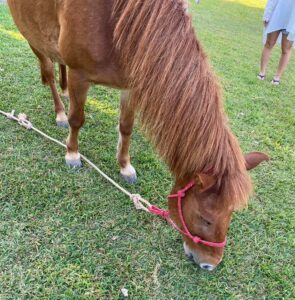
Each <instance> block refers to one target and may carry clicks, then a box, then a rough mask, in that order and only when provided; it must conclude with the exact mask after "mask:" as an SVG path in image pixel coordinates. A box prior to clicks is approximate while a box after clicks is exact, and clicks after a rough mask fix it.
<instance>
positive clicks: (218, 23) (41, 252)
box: [0, 0, 295, 300]
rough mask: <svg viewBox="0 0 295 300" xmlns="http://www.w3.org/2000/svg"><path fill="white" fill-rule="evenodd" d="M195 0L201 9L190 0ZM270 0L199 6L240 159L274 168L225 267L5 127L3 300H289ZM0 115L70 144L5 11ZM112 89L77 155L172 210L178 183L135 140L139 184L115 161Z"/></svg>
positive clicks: (286, 162)
mask: <svg viewBox="0 0 295 300" xmlns="http://www.w3.org/2000/svg"><path fill="white" fill-rule="evenodd" d="M192 2H193V1H192ZM264 4H265V1H246V0H230V1H229V0H227V1H223V0H216V1H202V2H201V5H199V6H195V5H194V4H192V5H191V13H192V14H193V19H194V25H195V26H196V28H197V34H198V37H199V38H200V39H201V40H202V42H203V45H204V47H205V48H206V51H207V53H208V55H209V57H210V60H211V62H212V64H213V66H214V69H215V70H216V73H217V74H218V76H219V78H220V80H221V82H222V85H223V87H224V98H225V106H226V111H227V113H228V115H229V118H230V122H231V125H232V128H233V131H234V132H235V134H236V135H237V136H238V138H239V140H240V143H241V146H242V148H243V150H244V151H245V152H246V151H252V150H260V151H265V152H268V153H269V155H270V156H271V158H272V160H271V161H270V162H269V163H266V164H264V165H263V166H261V167H260V168H258V169H257V170H255V171H253V172H252V177H253V180H254V182H255V185H256V194H255V196H254V197H253V199H251V202H250V205H249V208H248V209H247V210H243V211H241V212H238V213H236V214H235V216H234V218H233V221H232V224H231V228H230V232H229V239H230V240H229V245H228V247H227V248H226V255H225V258H224V261H223V263H222V264H221V265H220V267H219V268H218V269H217V270H216V271H214V272H213V273H207V272H204V271H201V270H200V269H199V268H197V267H195V266H194V265H193V264H192V263H191V262H189V261H188V260H187V259H186V258H185V256H184V253H183V250H182V243H181V237H180V236H179V235H178V234H177V233H176V232H174V231H173V230H172V229H171V228H169V227H168V226H166V225H165V224H164V222H162V221H161V220H160V219H158V218H155V217H152V216H150V215H146V214H144V213H137V212H136V211H135V210H134V209H133V208H132V205H131V204H130V202H129V200H128V199H127V198H126V197H125V196H124V195H122V194H120V193H119V192H117V191H116V190H115V189H114V188H112V187H111V186H110V185H109V184H108V183H106V182H105V181H104V180H103V179H102V178H101V177H100V176H98V175H97V174H96V173H95V172H94V171H93V170H92V169H90V168H88V167H87V166H85V167H84V168H82V169H81V170H79V171H73V170H70V169H68V168H67V167H66V166H65V164H64V152H63V150H62V149H59V148H58V147H56V146H55V145H54V144H51V143H48V142H47V141H45V140H44V139H42V138H40V137H39V136H37V135H35V134H33V133H31V132H27V131H25V130H24V129H23V128H20V127H19V126H17V125H16V124H13V123H12V122H10V121H7V120H5V119H4V118H2V117H0V211H1V214H0V237H1V238H0V299H1V300H2V299H3V300H4V299H5V300H6V299H122V295H121V292H120V290H121V288H123V287H125V288H127V289H128V290H129V295H130V299H157V300H158V299H294V298H295V281H294V278H295V269H294V268H295V267H294V266H295V261H294V257H295V236H294V229H295V228H294V227H295V215H294V210H293V207H294V202H295V201H294V195H295V174H294V170H295V153H294V149H295V144H294V136H295V72H294V70H295V61H294V60H293V61H292V62H291V64H290V66H289V68H288V70H287V72H286V73H285V75H284V78H283V80H282V84H281V86H279V87H273V86H271V85H270V84H269V81H270V80H271V77H272V75H273V74H274V72H275V67H276V64H277V62H278V58H279V48H278V47H277V48H276V50H275V53H274V55H273V57H272V61H271V63H270V66H269V73H268V77H267V80H266V81H265V82H258V81H257V80H256V74H257V70H258V62H259V56H260V51H261V47H262V42H261V33H262V32H261V30H262V28H261V16H262V12H263V11H262V8H263V6H264ZM0 91H1V94H0V109H1V110H5V111H10V110H12V109H16V110H17V112H24V113H26V114H27V115H28V116H29V118H30V120H31V121H32V122H33V123H34V125H35V126H36V127H38V128H40V129H42V130H44V131H46V132H48V133H50V134H51V135H52V136H55V137H57V138H59V139H60V140H62V141H64V140H65V138H66V135H67V132H66V131H64V130H62V129H58V128H56V127H55V123H54V116H53V112H52V101H51V95H50V92H49V90H48V89H47V88H44V87H42V86H41V84H40V78H39V70H38V66H37V63H36V60H35V58H34V56H33V54H32V52H31V51H30V49H29V47H28V45H27V44H26V42H25V41H23V40H22V39H21V37H20V35H19V34H18V32H17V29H16V27H15V26H14V25H13V22H12V20H11V17H10V15H9V12H8V9H7V7H6V6H5V5H0ZM118 97H119V94H118V92H117V91H115V90H110V89H106V88H102V87H93V88H92V90H91V92H90V95H89V101H88V104H87V106H86V110H87V123H86V125H85V127H84V128H83V130H82V134H81V140H80V142H81V152H82V153H84V154H85V155H86V156H88V157H89V158H91V159H92V160H93V161H94V162H96V163H97V164H98V165H99V166H100V167H101V168H102V169H103V170H105V171H106V172H107V173H108V174H109V175H111V176H112V177H113V178H115V179H116V180H117V181H119V182H120V183H121V184H123V185H124V186H125V187H128V189H129V190H131V191H132V192H139V193H141V194H142V195H144V196H145V197H146V198H148V199H152V200H153V202H155V203H157V204H158V205H160V206H162V207H165V205H166V200H165V196H166V195H167V193H168V192H169V189H170V187H171V178H170V175H169V173H168V172H167V169H166V168H165V166H164V165H163V163H162V162H161V161H160V160H159V159H158V157H157V156H156V155H155V152H154V151H153V149H152V147H151V146H150V145H149V144H148V143H147V142H146V140H145V139H144V137H143V136H142V134H141V133H140V131H138V130H136V131H135V134H134V138H133V143H132V150H131V155H132V157H133V163H134V165H135V166H136V167H137V170H138V173H139V174H138V175H139V182H138V184H137V185H136V186H131V187H129V186H127V185H126V184H124V183H123V182H122V180H121V179H120V177H119V175H118V167H117V163H116V161H115V152H116V142H117V132H116V126H117V121H118Z"/></svg>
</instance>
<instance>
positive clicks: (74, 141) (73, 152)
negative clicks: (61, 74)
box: [66, 69, 90, 167]
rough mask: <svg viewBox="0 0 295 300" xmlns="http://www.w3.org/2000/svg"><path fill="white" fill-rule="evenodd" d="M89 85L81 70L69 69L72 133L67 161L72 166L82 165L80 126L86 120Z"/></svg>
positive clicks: (69, 137) (69, 138)
mask: <svg viewBox="0 0 295 300" xmlns="http://www.w3.org/2000/svg"><path fill="white" fill-rule="evenodd" d="M89 86H90V84H89V82H87V81H86V80H85V78H83V76H82V75H81V74H80V73H79V72H77V71H74V70H71V69H70V70H69V94H70V109H69V124H70V134H69V136H68V139H67V154H66V163H67V165H68V166H71V167H80V166H81V165H82V163H81V159H80V154H79V149H78V137H79V131H80V128H81V127H82V126H83V124H84V122H85V114H84V106H85V102H86V98H87V92H88V89H89Z"/></svg>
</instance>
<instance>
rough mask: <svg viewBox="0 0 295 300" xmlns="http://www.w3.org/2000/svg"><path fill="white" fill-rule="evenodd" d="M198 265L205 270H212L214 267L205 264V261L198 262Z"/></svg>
mask: <svg viewBox="0 0 295 300" xmlns="http://www.w3.org/2000/svg"><path fill="white" fill-rule="evenodd" d="M200 267H201V269H203V270H207V271H213V270H214V269H215V266H213V265H210V264H206V263H202V264H200Z"/></svg>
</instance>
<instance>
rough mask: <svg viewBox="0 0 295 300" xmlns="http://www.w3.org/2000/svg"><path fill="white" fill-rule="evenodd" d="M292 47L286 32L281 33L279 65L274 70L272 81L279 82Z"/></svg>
mask: <svg viewBox="0 0 295 300" xmlns="http://www.w3.org/2000/svg"><path fill="white" fill-rule="evenodd" d="M292 48H293V42H291V41H289V40H288V38H287V35H286V34H283V38H282V55H281V59H280V62H279V66H278V69H277V72H276V75H275V76H274V81H277V82H279V81H280V79H281V76H282V74H283V73H284V71H285V70H286V68H287V66H288V63H289V61H290V58H291V54H292Z"/></svg>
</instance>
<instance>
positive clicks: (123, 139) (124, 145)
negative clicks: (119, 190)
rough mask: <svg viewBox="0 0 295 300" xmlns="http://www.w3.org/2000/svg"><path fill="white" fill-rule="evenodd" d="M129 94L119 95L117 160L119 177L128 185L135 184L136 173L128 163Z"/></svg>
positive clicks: (129, 131)
mask: <svg viewBox="0 0 295 300" xmlns="http://www.w3.org/2000/svg"><path fill="white" fill-rule="evenodd" d="M128 100H129V93H128V92H127V91H122V93H121V114H120V124H119V143H118V151H117V159H118V162H119V165H120V168H121V171H120V173H121V175H122V177H123V178H124V179H125V180H126V181H127V182H128V183H135V182H136V180H137V177H136V171H135V169H134V168H133V166H132V165H131V163H130V156H129V146H130V139H131V134H132V129H133V124H134V114H135V112H134V109H132V108H131V107H130V105H128Z"/></svg>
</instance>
